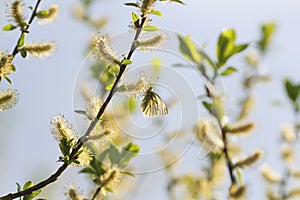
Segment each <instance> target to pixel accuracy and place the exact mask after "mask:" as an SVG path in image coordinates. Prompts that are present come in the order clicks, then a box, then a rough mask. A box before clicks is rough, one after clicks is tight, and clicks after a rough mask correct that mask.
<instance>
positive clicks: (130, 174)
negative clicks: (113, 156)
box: [121, 171, 135, 178]
mask: <svg viewBox="0 0 300 200" xmlns="http://www.w3.org/2000/svg"><path fill="white" fill-rule="evenodd" d="M121 173H122V174H125V175H128V176H131V177H133V178H135V175H134V174H133V173H131V172H126V171H122V172H121Z"/></svg>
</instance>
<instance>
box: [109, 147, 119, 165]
mask: <svg viewBox="0 0 300 200" xmlns="http://www.w3.org/2000/svg"><path fill="white" fill-rule="evenodd" d="M109 159H110V162H111V164H119V163H120V159H121V155H120V153H119V151H118V149H117V148H116V147H115V146H114V145H112V144H111V145H110V146H109Z"/></svg>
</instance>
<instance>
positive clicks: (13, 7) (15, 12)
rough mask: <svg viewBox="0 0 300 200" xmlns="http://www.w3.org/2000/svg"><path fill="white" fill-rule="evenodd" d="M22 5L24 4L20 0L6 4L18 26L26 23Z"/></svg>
mask: <svg viewBox="0 0 300 200" xmlns="http://www.w3.org/2000/svg"><path fill="white" fill-rule="evenodd" d="M23 7H24V5H23V4H22V2H21V1H20V0H14V1H12V2H11V3H10V4H8V8H9V9H8V12H9V15H10V17H11V18H12V19H13V21H14V22H15V23H16V25H17V26H18V27H20V28H23V27H24V26H25V25H26V23H25V16H24V15H25V14H24V9H23Z"/></svg>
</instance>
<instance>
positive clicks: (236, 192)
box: [229, 184, 247, 199]
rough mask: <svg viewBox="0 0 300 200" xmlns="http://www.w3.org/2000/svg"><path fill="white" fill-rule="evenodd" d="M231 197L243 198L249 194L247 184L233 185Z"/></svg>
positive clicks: (230, 191) (230, 190) (230, 192)
mask: <svg viewBox="0 0 300 200" xmlns="http://www.w3.org/2000/svg"><path fill="white" fill-rule="evenodd" d="M229 194H230V197H231V199H241V198H243V197H245V196H246V194H247V187H246V186H245V185H242V186H238V185H236V184H233V185H231V187H230V189H229Z"/></svg>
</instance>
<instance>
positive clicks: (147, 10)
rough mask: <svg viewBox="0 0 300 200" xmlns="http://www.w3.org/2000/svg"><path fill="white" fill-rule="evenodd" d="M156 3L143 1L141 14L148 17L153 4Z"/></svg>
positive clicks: (150, 0)
mask: <svg viewBox="0 0 300 200" xmlns="http://www.w3.org/2000/svg"><path fill="white" fill-rule="evenodd" d="M155 2H156V0H143V2H142V6H141V12H142V13H143V15H144V16H146V15H148V14H149V13H150V12H151V11H152V9H153V4H154V3H155Z"/></svg>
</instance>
